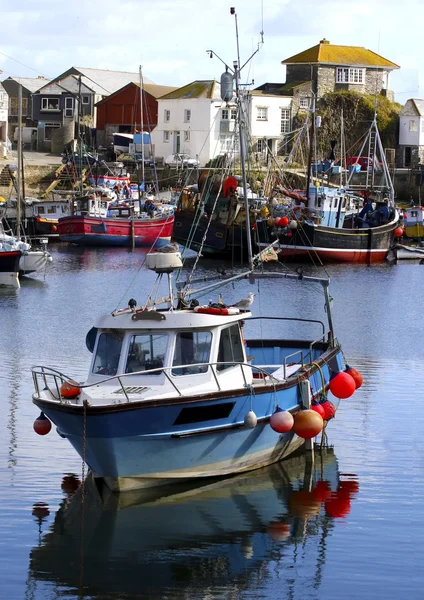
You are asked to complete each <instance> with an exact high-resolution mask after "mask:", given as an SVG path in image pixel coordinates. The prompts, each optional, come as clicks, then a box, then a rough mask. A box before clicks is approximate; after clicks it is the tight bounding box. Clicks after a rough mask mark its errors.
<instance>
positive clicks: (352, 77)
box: [336, 67, 365, 83]
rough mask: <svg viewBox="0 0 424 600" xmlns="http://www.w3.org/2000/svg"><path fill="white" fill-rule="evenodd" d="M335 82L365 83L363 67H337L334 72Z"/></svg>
mask: <svg viewBox="0 0 424 600" xmlns="http://www.w3.org/2000/svg"><path fill="white" fill-rule="evenodd" d="M336 82H337V83H365V69H356V68H351V67H338V68H337V72H336Z"/></svg>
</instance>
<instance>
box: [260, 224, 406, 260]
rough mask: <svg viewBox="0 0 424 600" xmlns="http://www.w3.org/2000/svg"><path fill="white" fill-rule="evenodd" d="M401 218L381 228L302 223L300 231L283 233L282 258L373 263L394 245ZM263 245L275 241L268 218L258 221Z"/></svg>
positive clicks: (385, 255) (261, 244)
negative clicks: (394, 232)
mask: <svg viewBox="0 0 424 600" xmlns="http://www.w3.org/2000/svg"><path fill="white" fill-rule="evenodd" d="M397 224H398V222H397V220H394V221H392V222H391V223H388V224H386V225H381V226H380V227H373V228H368V229H337V228H335V227H324V226H320V225H314V224H312V223H306V222H305V223H301V224H300V223H299V225H298V228H297V229H296V230H294V232H293V231H290V232H284V233H280V234H279V236H278V239H279V242H280V247H279V248H278V250H277V251H278V254H279V257H281V258H283V259H284V258H295V259H298V258H300V259H305V258H309V259H311V260H314V259H316V258H317V257H318V258H319V259H320V260H321V261H322V262H346V263H362V264H371V263H378V262H383V261H384V260H385V259H386V257H387V253H388V252H389V250H390V248H391V247H392V245H393V241H394V236H393V231H394V229H396V227H397ZM257 231H258V236H259V244H258V245H259V247H261V248H262V247H266V246H267V245H268V244H269V243H270V242H272V241H275V237H272V236H271V229H270V228H268V226H267V225H266V222H265V221H261V222H260V226H259V224H258V228H257ZM288 233H291V234H292V235H291V236H289V235H288Z"/></svg>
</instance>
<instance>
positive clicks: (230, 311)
mask: <svg viewBox="0 0 424 600" xmlns="http://www.w3.org/2000/svg"><path fill="white" fill-rule="evenodd" d="M194 312H196V313H201V314H202V315H221V316H228V315H239V314H240V310H239V309H238V308H236V307H234V306H230V307H228V308H213V307H211V306H196V307H195V308H194Z"/></svg>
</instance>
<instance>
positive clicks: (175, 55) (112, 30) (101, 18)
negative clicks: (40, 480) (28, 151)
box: [0, 0, 424, 103]
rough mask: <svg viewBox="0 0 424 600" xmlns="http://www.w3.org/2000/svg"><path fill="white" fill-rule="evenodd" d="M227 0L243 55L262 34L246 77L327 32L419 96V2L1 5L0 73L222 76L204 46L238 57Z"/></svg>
mask: <svg viewBox="0 0 424 600" xmlns="http://www.w3.org/2000/svg"><path fill="white" fill-rule="evenodd" d="M232 4H234V6H235V8H236V13H237V19H238V28H239V40H240V54H241V60H242V62H244V61H245V60H246V59H247V58H248V57H249V56H250V55H251V54H252V52H253V51H254V50H255V49H256V47H257V43H258V41H259V39H260V36H259V32H260V31H261V30H262V29H263V31H264V45H263V46H262V48H261V50H260V52H259V53H258V54H257V56H256V57H255V58H254V60H253V61H252V63H251V64H250V65H249V68H248V67H246V69H245V71H244V78H243V79H244V81H249V82H250V81H251V80H252V79H254V81H255V86H256V85H260V84H262V83H264V82H266V81H270V82H279V81H281V82H284V79H285V72H284V68H283V67H282V65H281V60H283V59H285V58H287V57H289V56H291V55H293V54H296V53H297V52H300V51H302V50H305V49H307V48H309V47H311V46H314V45H316V44H317V43H318V42H319V40H320V39H322V38H324V37H325V38H326V39H327V40H329V41H330V42H331V43H333V44H345V45H353V46H365V47H366V48H369V49H370V50H373V51H374V52H377V53H379V54H381V55H382V56H384V57H385V58H388V59H389V60H391V61H393V62H395V63H397V64H398V65H400V66H401V69H400V70H399V71H396V72H395V73H393V74H392V76H391V80H390V88H391V89H392V90H394V91H395V93H396V99H397V100H398V101H399V102H401V103H404V102H405V101H406V100H407V99H408V98H411V97H415V98H420V97H421V98H424V60H423V59H422V48H423V43H422V27H423V23H424V2H423V0H404V1H403V2H398V1H397V0H396V1H395V0H366V1H363V0H357V1H354V0H337V1H335V0H334V1H333V0H321V1H320V2H317V1H316V0H243V2H239V4H238V5H237V4H236V2H235V0H234V3H232V2H231V0H230V1H227V0H213V2H205V0H156V1H155V2H154V1H153V0H149V1H147V0H133V1H127V0H123V1H122V2H120V3H118V2H117V1H116V0H101V1H100V0H74V1H73V2H72V3H71V4H69V3H60V2H57V0H37V1H36V0H21V2H20V3H19V4H14V3H7V5H6V2H3V6H2V9H1V12H2V22H3V24H5V23H7V26H4V25H3V28H2V30H3V31H2V36H1V38H0V69H2V70H3V74H2V75H1V76H0V77H1V79H4V78H5V77H8V76H9V75H15V76H25V77H36V76H37V75H44V76H46V77H50V78H53V77H55V76H57V75H59V74H60V73H61V72H63V71H65V70H66V69H68V68H69V67H70V66H84V67H92V68H103V69H117V70H123V71H134V72H137V71H138V66H139V65H140V64H141V65H142V66H143V73H144V74H145V76H146V77H148V78H150V79H151V80H152V81H154V82H155V83H159V84H163V85H176V86H180V85H185V84H187V83H190V82H191V81H194V80H196V79H212V78H216V79H219V77H220V74H221V72H222V70H223V66H222V65H221V63H220V62H219V61H218V60H217V59H216V58H214V59H212V60H211V59H210V58H209V57H208V55H207V54H206V50H207V49H212V50H214V51H215V52H216V53H217V54H218V55H219V56H220V57H222V58H223V59H224V60H225V61H227V62H229V63H230V64H231V63H232V61H233V60H234V59H236V58H237V53H236V43H235V26H234V17H232V16H231V15H230V10H229V9H230V6H232ZM8 57H10V58H8ZM12 59H15V60H12ZM16 61H18V62H16ZM19 63H22V64H19ZM24 65H25V66H24Z"/></svg>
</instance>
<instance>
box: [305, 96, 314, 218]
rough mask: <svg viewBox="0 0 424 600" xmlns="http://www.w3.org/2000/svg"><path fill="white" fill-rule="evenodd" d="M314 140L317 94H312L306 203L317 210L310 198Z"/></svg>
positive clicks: (312, 199)
mask: <svg viewBox="0 0 424 600" xmlns="http://www.w3.org/2000/svg"><path fill="white" fill-rule="evenodd" d="M314 140H315V94H312V106H311V128H310V131H309V154H308V166H307V172H306V190H305V193H306V203H307V206H308V208H310V209H313V208H315V198H313V197H312V198H310V194H309V188H310V185H311V171H312V157H313V154H314Z"/></svg>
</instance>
